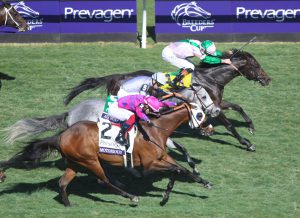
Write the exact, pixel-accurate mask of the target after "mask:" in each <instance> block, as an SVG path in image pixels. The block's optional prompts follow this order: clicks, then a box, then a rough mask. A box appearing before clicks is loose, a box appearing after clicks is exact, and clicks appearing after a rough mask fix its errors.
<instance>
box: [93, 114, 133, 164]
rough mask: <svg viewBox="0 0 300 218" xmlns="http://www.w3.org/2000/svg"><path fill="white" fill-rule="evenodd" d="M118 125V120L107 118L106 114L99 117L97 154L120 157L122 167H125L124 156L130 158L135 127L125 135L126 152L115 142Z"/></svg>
mask: <svg viewBox="0 0 300 218" xmlns="http://www.w3.org/2000/svg"><path fill="white" fill-rule="evenodd" d="M120 124H121V121H120V120H118V119H116V118H113V117H111V116H109V115H108V114H107V113H103V114H102V115H101V118H100V119H99V121H98V122H97V125H98V128H99V153H104V154H112V155H122V156H123V157H124V165H125V167H126V166H127V161H126V155H128V154H130V155H131V156H132V151H133V144H134V138H135V136H136V127H135V126H133V128H131V129H130V130H129V131H128V133H127V134H128V135H127V140H128V142H129V145H130V146H129V148H128V149H127V151H126V147H125V146H123V145H120V144H119V143H117V142H116V141H115V139H116V137H117V135H118V133H119V131H120ZM131 160H132V158H131Z"/></svg>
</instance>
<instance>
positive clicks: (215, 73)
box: [64, 49, 271, 151]
mask: <svg viewBox="0 0 300 218" xmlns="http://www.w3.org/2000/svg"><path fill="white" fill-rule="evenodd" d="M237 51H238V50H237V49H232V50H230V51H228V52H224V53H223V58H230V57H231V56H232V54H235V56H234V57H233V58H231V61H232V63H233V64H232V65H226V64H218V65H215V66H211V65H210V66H209V67H208V66H207V65H204V64H201V63H200V64H199V65H197V66H196V68H195V73H194V76H193V77H194V78H197V81H199V84H200V85H201V86H203V87H204V88H205V89H206V91H207V92H208V93H209V95H210V97H211V99H212V100H213V101H214V104H215V105H216V106H217V107H220V108H221V109H222V110H227V109H233V110H235V111H237V112H238V113H240V114H241V115H242V117H243V118H244V119H245V122H246V124H247V125H248V129H249V132H250V133H251V134H253V132H254V131H255V129H254V125H253V122H252V120H251V118H250V117H249V116H248V115H247V114H246V113H245V112H244V110H243V108H242V107H241V106H239V105H237V104H233V103H230V102H228V101H225V100H223V94H224V88H225V86H226V85H227V84H228V83H229V82H230V81H231V80H232V79H234V78H236V77H238V76H242V77H245V78H246V79H248V80H251V81H258V82H259V83H260V84H261V85H262V86H267V85H268V84H269V83H270V81H271V78H270V77H269V76H268V75H267V73H266V72H265V71H264V69H263V68H262V67H261V65H260V64H259V63H258V61H257V60H256V59H255V58H254V56H253V55H251V54H250V53H249V52H246V51H238V52H237ZM152 74H153V72H150V71H147V70H141V71H137V72H133V73H127V74H115V75H109V76H104V77H97V78H87V79H85V80H83V81H82V82H81V83H80V84H79V85H77V86H75V87H73V88H72V89H71V91H70V93H69V94H68V95H67V96H66V98H65V100H64V103H65V104H68V103H69V102H70V101H71V100H72V99H73V98H75V97H76V96H77V95H79V94H80V93H81V92H83V91H85V90H89V89H96V88H98V87H101V86H104V85H105V84H106V85H107V89H108V90H111V92H115V91H116V90H115V89H114V90H112V88H111V87H112V85H113V86H117V85H119V86H120V85H121V84H122V83H123V82H124V81H126V80H127V79H129V78H132V77H134V76H138V75H146V76H151V75H152ZM217 119H218V120H219V121H220V122H221V123H222V124H223V125H224V126H225V128H226V129H227V130H228V131H230V132H231V133H232V134H233V136H234V137H235V138H236V139H237V140H238V141H239V143H240V144H242V145H245V146H246V150H247V151H255V150H256V146H255V145H254V144H252V143H251V142H250V141H249V140H248V139H246V138H244V137H242V136H241V135H240V134H239V133H238V132H237V130H236V129H235V127H234V125H233V124H232V123H231V122H230V121H229V120H228V118H227V117H226V116H225V114H224V113H223V111H221V112H220V113H219V115H218V116H217Z"/></svg>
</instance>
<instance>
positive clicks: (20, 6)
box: [11, 1, 43, 30]
mask: <svg viewBox="0 0 300 218" xmlns="http://www.w3.org/2000/svg"><path fill="white" fill-rule="evenodd" d="M11 5H12V6H13V7H14V8H15V9H16V10H17V11H18V12H19V14H20V15H21V16H22V17H23V18H24V19H25V20H26V21H27V23H28V26H29V30H32V29H34V28H37V27H42V26H43V18H40V17H39V16H40V13H39V12H37V11H34V10H33V9H31V8H30V7H28V6H26V5H25V2H23V1H21V2H19V3H12V4H11Z"/></svg>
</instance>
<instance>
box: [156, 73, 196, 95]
mask: <svg viewBox="0 0 300 218" xmlns="http://www.w3.org/2000/svg"><path fill="white" fill-rule="evenodd" d="M179 73H180V71H177V72H165V73H164V74H165V76H166V80H167V83H166V84H165V85H163V86H162V87H161V89H163V90H166V91H168V90H170V89H172V85H171V84H172V81H173V80H174V79H175V77H176V76H177V75H178V74H179ZM191 83H192V73H189V74H187V75H186V76H185V77H184V78H183V79H182V80H181V81H180V82H178V83H177V86H178V87H180V88H189V87H190V86H191Z"/></svg>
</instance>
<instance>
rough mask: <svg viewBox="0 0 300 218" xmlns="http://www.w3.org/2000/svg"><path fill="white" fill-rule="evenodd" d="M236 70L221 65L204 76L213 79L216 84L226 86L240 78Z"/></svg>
mask: <svg viewBox="0 0 300 218" xmlns="http://www.w3.org/2000/svg"><path fill="white" fill-rule="evenodd" d="M238 75H239V74H237V73H236V72H235V69H234V68H233V67H232V66H230V65H221V66H219V67H216V68H210V69H207V70H206V73H205V74H204V76H206V77H208V78H212V79H213V80H214V82H215V83H217V84H219V85H222V86H226V85H227V84H228V83H229V82H230V81H231V80H233V79H234V78H235V77H236V76H238Z"/></svg>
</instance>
